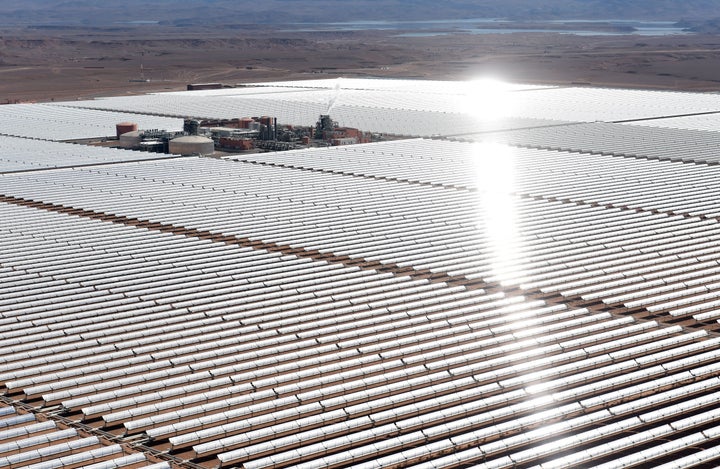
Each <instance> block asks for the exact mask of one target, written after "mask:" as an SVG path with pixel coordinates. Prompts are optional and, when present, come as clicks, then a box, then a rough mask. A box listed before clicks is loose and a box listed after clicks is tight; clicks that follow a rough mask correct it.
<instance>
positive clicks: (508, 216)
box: [472, 143, 522, 284]
mask: <svg viewBox="0 0 720 469" xmlns="http://www.w3.org/2000/svg"><path fill="white" fill-rule="evenodd" d="M514 152H515V150H514V149H513V148H512V147H509V146H506V145H502V144H496V143H478V144H475V145H474V152H473V153H474V154H473V159H472V161H473V169H474V174H475V180H476V184H477V188H478V202H479V207H478V226H479V229H480V230H481V231H482V232H483V234H484V238H485V245H486V248H487V249H488V250H489V255H490V259H491V265H492V272H493V276H494V279H493V280H495V281H499V282H500V283H502V284H505V283H508V282H510V281H514V280H517V279H518V278H520V276H521V275H522V272H521V270H520V265H519V264H520V261H521V258H520V253H519V247H520V236H519V226H518V214H517V206H516V203H517V199H516V197H515V196H514V195H513V192H514V191H515V158H514V156H515V153H514Z"/></svg>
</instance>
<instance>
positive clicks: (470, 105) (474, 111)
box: [460, 78, 511, 121]
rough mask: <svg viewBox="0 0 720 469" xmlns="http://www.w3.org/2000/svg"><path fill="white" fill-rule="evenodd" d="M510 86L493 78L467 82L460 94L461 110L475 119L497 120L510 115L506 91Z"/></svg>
mask: <svg viewBox="0 0 720 469" xmlns="http://www.w3.org/2000/svg"><path fill="white" fill-rule="evenodd" d="M510 89H511V86H510V85H509V84H508V83H505V82H503V81H501V80H497V79H495V78H480V79H475V80H471V81H469V82H467V91H466V93H464V95H463V96H462V102H461V104H460V108H461V111H462V112H463V113H465V114H469V115H470V116H472V117H473V118H474V119H477V120H484V121H488V120H497V119H500V118H503V117H506V116H508V115H510V109H509V102H510V100H509V99H508V96H507V95H508V92H509V91H510Z"/></svg>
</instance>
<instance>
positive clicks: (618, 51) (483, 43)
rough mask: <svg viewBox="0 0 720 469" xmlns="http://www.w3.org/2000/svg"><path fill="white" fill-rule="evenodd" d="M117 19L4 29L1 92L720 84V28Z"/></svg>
mask: <svg viewBox="0 0 720 469" xmlns="http://www.w3.org/2000/svg"><path fill="white" fill-rule="evenodd" d="M118 29H120V30H118V31H115V30H113V29H108V30H89V31H88V30H80V29H78V30H74V29H72V28H63V29H58V30H53V29H48V30H43V29H17V30H9V31H2V32H0V34H1V35H0V103H15V102H28V101H37V102H44V101H53V100H74V99H87V98H92V97H97V96H109V95H122V94H138V93H146V92H152V91H170V90H183V89H186V86H187V84H189V83H203V82H221V83H223V84H226V85H234V84H237V83H247V82H255V81H257V82H261V81H268V80H291V79H303V78H325V77H327V78H332V77H337V76H345V77H403V78H418V79H440V80H462V79H469V78H474V77H482V76H492V77H495V78H500V79H505V80H508V81H512V82H521V83H533V84H535V83H538V84H543V83H546V84H560V85H571V84H575V85H578V84H587V85H592V86H607V87H643V88H651V89H666V90H667V89H675V90H692V91H718V90H720V36H714V35H677V36H671V35H670V36H632V35H626V36H579V35H570V34H558V33H512V34H450V35H445V36H430V37H398V36H397V32H396V31H346V32H302V31H286V30H281V29H278V30H267V29H260V28H247V29H220V30H216V31H203V30H197V31H193V30H185V29H182V30H177V29H172V28H163V27H160V26H157V25H143V26H138V27H136V28H128V29H122V28H118Z"/></svg>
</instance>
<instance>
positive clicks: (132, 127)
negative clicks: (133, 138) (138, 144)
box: [115, 122, 138, 139]
mask: <svg viewBox="0 0 720 469" xmlns="http://www.w3.org/2000/svg"><path fill="white" fill-rule="evenodd" d="M137 129H138V125H137V124H136V123H135V122H120V123H119V124H116V125H115V133H116V134H117V138H118V139H119V138H120V136H121V135H122V134H126V133H128V132H134V131H136V130H137Z"/></svg>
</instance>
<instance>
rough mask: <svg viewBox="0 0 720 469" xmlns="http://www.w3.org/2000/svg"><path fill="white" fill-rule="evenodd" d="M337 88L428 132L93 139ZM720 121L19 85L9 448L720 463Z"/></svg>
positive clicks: (391, 92) (712, 109)
mask: <svg viewBox="0 0 720 469" xmlns="http://www.w3.org/2000/svg"><path fill="white" fill-rule="evenodd" d="M468 103H470V105H469V106H468ZM483 103H484V104H483ZM328 110H330V112H331V114H332V116H333V118H334V119H336V120H339V121H340V122H341V124H343V125H347V126H354V127H359V128H361V129H362V130H369V131H373V132H383V133H386V134H396V136H400V135H405V136H407V137H406V138H399V139H397V140H393V141H385V142H379V143H372V144H363V145H353V146H345V147H331V148H321V149H307V150H296V151H289V152H282V153H244V154H236V155H230V156H225V157H223V158H201V157H168V156H162V155H157V154H148V153H142V152H135V151H129V150H118V149H109V148H98V147H91V146H86V145H78V144H71V143H66V142H64V141H65V140H72V139H77V138H89V137H98V136H103V135H105V134H109V133H112V131H113V130H114V128H113V126H114V124H115V123H117V122H118V121H125V120H132V121H137V122H140V123H143V126H147V127H152V128H165V129H167V130H180V129H181V127H182V118H183V117H187V116H192V117H197V118H217V119H220V118H228V117H239V116H244V115H255V114H257V115H271V114H272V115H277V117H278V121H279V122H283V123H290V124H298V125H299V124H303V125H308V123H312V122H314V120H316V119H317V116H318V115H319V114H320V113H324V112H326V111H328ZM719 115H720V97H718V96H717V95H706V94H691V93H670V92H651V91H630V90H609V89H593V88H578V87H568V88H563V87H543V86H524V85H502V84H498V83H492V82H467V83H450V82H424V81H402V80H395V81H393V80H360V79H340V80H313V81H307V82H282V83H266V84H258V85H254V86H253V85H251V86H246V87H241V88H231V89H222V90H208V91H200V92H177V93H160V94H153V95H148V96H142V97H120V98H103V99H98V100H93V101H77V102H68V103H53V104H36V105H7V106H1V107H0V116H2V118H0V134H1V136H0V220H2V223H0V385H1V386H2V387H1V390H2V395H1V396H0V467H21V466H22V467H31V468H33V469H39V468H58V467H67V468H76V467H91V468H93V469H100V468H119V467H128V468H130V467H132V468H135V467H152V468H157V469H159V468H170V467H195V468H197V467H220V466H222V467H242V468H271V467H272V468H281V467H304V468H311V467H313V468H320V467H323V468H325V467H351V466H352V467H367V468H370V467H374V468H387V467H398V468H399V467H418V468H419V467H423V468H431V467H432V468H436V467H542V468H550V467H557V468H566V467H594V466H597V467H635V466H637V467H648V465H653V466H657V467H662V468H670V467H678V468H679V467H707V466H708V465H711V464H713V463H714V462H717V461H718V460H719V459H720V409H719V408H718V405H717V402H718V398H719V397H720V378H719V376H720V364H719V360H718V359H719V358H720V348H719V347H718V345H720V336H718V332H719V331H720V327H719V324H718V319H720V312H719V311H720V309H719V308H718V306H720V245H719V244H718V239H720V225H719V224H718V216H720V200H718V195H717V194H718V187H717V185H718V182H717V181H718V180H720V178H719V177H718V176H720V174H717V173H718V172H719V171H720V167H718V166H716V164H717V161H718V155H720V152H718V149H719V148H720V140H719V139H718V136H719V134H718V133H717V132H716V131H715V130H714V129H716V128H718V126H717V125H716V124H717V123H720V121H719V119H720V118H719V117H718V116H719ZM430 137H432V138H430Z"/></svg>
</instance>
